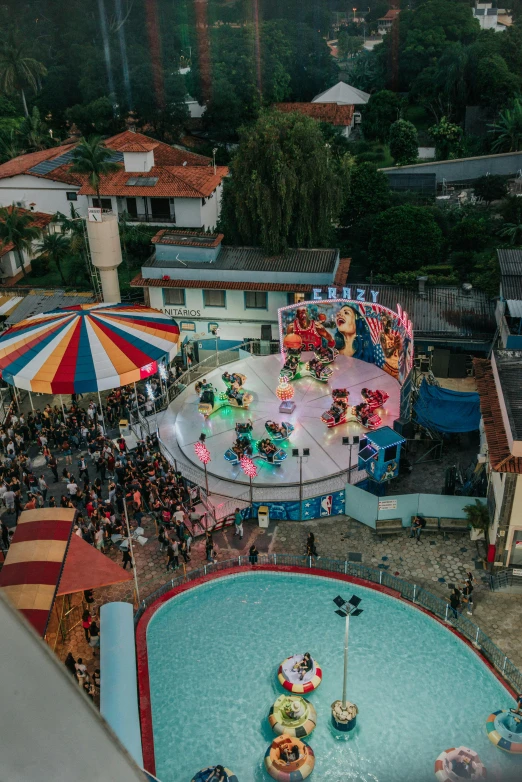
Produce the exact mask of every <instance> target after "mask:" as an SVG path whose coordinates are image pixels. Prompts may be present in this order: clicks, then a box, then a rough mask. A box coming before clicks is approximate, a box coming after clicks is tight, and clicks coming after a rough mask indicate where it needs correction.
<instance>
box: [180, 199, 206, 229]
mask: <svg viewBox="0 0 522 782" xmlns="http://www.w3.org/2000/svg"><path fill="white" fill-rule="evenodd" d="M174 208H175V210H176V225H179V226H181V227H182V228H200V227H201V226H202V225H203V216H202V214H201V199H200V198H176V199H175V200H174ZM203 227H204V228H207V226H206V225H203Z"/></svg>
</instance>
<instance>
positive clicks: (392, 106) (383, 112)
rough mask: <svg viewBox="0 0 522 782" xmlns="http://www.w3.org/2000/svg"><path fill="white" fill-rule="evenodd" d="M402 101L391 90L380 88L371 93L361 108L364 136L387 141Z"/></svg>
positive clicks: (397, 117) (399, 112)
mask: <svg viewBox="0 0 522 782" xmlns="http://www.w3.org/2000/svg"><path fill="white" fill-rule="evenodd" d="M402 103H403V102H402V100H401V99H400V98H399V96H398V95H397V94H396V93H395V92H392V91H391V90H380V92H375V93H374V94H373V95H371V96H370V100H369V101H368V103H367V104H366V106H365V107H364V110H363V123H362V129H363V133H364V138H367V139H369V140H372V141H373V140H377V141H382V142H386V141H388V137H389V135H390V128H391V126H392V125H393V123H394V122H396V121H397V120H398V119H399V118H400V114H401V107H402Z"/></svg>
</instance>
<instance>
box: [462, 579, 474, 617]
mask: <svg viewBox="0 0 522 782" xmlns="http://www.w3.org/2000/svg"><path fill="white" fill-rule="evenodd" d="M462 602H463V603H464V605H465V606H466V613H467V614H468V616H473V584H472V583H471V581H466V583H465V584H464V588H463V590H462Z"/></svg>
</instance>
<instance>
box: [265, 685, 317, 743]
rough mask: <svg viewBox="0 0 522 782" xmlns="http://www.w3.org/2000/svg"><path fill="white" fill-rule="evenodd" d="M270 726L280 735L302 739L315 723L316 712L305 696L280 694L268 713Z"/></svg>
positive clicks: (312, 728) (307, 734)
mask: <svg viewBox="0 0 522 782" xmlns="http://www.w3.org/2000/svg"><path fill="white" fill-rule="evenodd" d="M268 722H269V723H270V727H271V728H272V730H273V731H274V733H277V734H278V735H279V736H281V735H282V734H283V733H285V734H286V735H287V736H293V737H294V738H298V739H303V738H305V736H309V735H310V733H311V732H312V731H313V730H314V728H315V726H316V725H317V712H316V710H315V708H314V706H313V704H311V703H310V701H307V700H306V698H302V697H301V696H300V695H280V696H279V698H278V699H277V700H276V702H275V703H274V705H273V706H272V708H271V709H270V713H269V715H268Z"/></svg>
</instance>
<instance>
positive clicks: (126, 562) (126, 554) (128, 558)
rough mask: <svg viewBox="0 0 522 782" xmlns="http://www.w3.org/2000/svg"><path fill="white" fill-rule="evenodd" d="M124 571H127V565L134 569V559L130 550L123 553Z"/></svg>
mask: <svg viewBox="0 0 522 782" xmlns="http://www.w3.org/2000/svg"><path fill="white" fill-rule="evenodd" d="M122 562H123V569H124V570H127V565H130V566H131V570H132V569H133V568H134V565H133V564H132V557H131V554H130V551H128V549H125V550H124V552H123V560H122Z"/></svg>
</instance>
